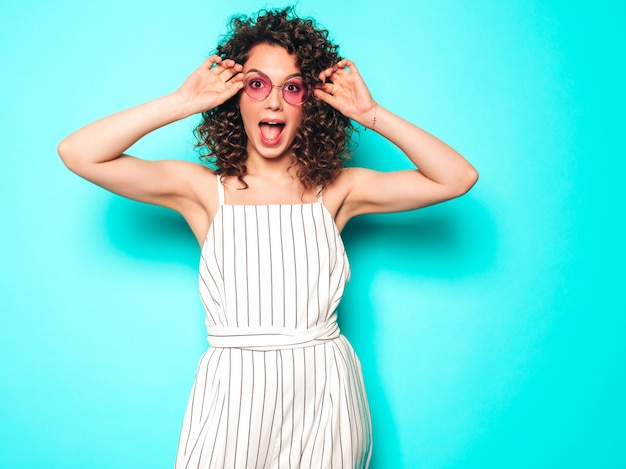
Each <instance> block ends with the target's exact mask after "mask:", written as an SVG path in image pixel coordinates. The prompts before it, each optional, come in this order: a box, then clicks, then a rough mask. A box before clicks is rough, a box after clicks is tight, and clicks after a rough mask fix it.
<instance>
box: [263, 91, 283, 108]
mask: <svg viewBox="0 0 626 469" xmlns="http://www.w3.org/2000/svg"><path fill="white" fill-rule="evenodd" d="M281 93H282V86H277V85H272V90H271V91H270V94H269V96H268V97H267V108H268V109H272V110H277V109H282V107H283V97H282V95H281Z"/></svg>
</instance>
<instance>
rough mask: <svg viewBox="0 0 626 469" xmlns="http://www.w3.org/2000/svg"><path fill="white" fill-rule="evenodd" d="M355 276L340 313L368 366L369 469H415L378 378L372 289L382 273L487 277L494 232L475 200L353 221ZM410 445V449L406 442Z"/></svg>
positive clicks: (347, 236)
mask: <svg viewBox="0 0 626 469" xmlns="http://www.w3.org/2000/svg"><path fill="white" fill-rule="evenodd" d="M342 236H343V239H344V243H345V245H346V249H347V251H348V255H349V258H350V262H351V269H352V277H351V279H350V282H349V284H348V287H347V290H346V295H345V297H344V299H343V301H342V303H341V306H340V309H341V312H340V314H339V317H340V321H339V322H340V327H341V330H342V332H343V333H344V334H345V335H346V336H347V337H348V338H349V339H350V341H351V342H352V343H353V345H354V347H355V349H356V350H357V353H358V355H359V357H360V359H361V363H362V365H363V374H364V377H365V382H366V387H367V392H368V396H369V399H370V406H371V411H372V420H373V432H374V452H373V457H372V465H371V468H372V469H383V468H387V467H413V466H412V465H411V464H413V463H415V461H405V460H404V458H403V454H402V444H401V439H400V437H399V435H398V430H397V424H396V423H395V422H394V416H393V415H392V410H391V408H390V406H389V405H388V402H389V401H388V398H387V395H386V394H387V393H386V391H385V383H384V382H383V381H382V379H381V373H380V370H379V361H380V360H378V359H377V356H376V355H377V351H378V350H379V349H378V345H377V342H376V337H377V330H376V325H377V324H380V322H381V321H384V318H381V317H379V315H378V313H377V312H376V311H375V310H374V307H373V304H372V303H373V302H372V285H373V284H374V281H375V278H376V276H377V275H378V273H379V272H380V271H381V270H386V271H394V272H399V273H402V274H406V275H407V276H412V277H416V279H417V280H416V281H417V282H419V278H420V277H421V278H430V279H445V280H446V281H447V280H452V281H455V280H457V281H462V280H463V279H465V278H469V277H471V276H472V275H475V274H480V273H481V272H485V271H487V270H488V269H489V268H490V266H491V265H492V264H493V262H494V260H495V257H496V254H497V252H496V251H497V243H496V227H495V224H494V222H493V220H492V217H491V215H490V214H489V212H488V210H487V209H486V208H485V207H483V206H482V205H481V204H480V203H479V202H478V201H477V200H474V199H473V198H472V197H471V196H469V195H468V196H466V197H464V198H461V199H458V200H454V201H450V202H447V203H445V204H442V205H437V206H433V207H429V208H425V209H422V210H418V211H415V212H410V213H401V214H386V215H368V216H362V217H359V218H356V219H354V220H352V221H350V223H349V224H348V225H347V226H346V229H345V230H344V232H343V233H342ZM405 443H406V442H405Z"/></svg>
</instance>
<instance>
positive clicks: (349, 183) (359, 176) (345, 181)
mask: <svg viewBox="0 0 626 469" xmlns="http://www.w3.org/2000/svg"><path fill="white" fill-rule="evenodd" d="M373 173H375V171H373V170H371V169H367V168H359V167H350V168H343V169H342V170H341V173H340V174H339V176H337V177H336V178H335V180H333V182H332V183H330V184H329V185H328V186H327V187H326V189H325V190H324V205H325V206H326V208H327V209H328V211H329V212H330V214H331V215H332V216H333V218H334V219H335V223H336V224H337V226H338V227H339V229H340V230H341V229H342V228H343V227H344V226H345V224H346V223H347V222H348V220H349V219H350V218H352V217H353V216H354V215H355V212H354V207H351V204H350V200H351V199H350V196H351V194H353V192H354V191H355V190H358V187H359V186H362V185H363V184H364V181H366V180H367V178H369V177H370V176H371V175H372V174H373Z"/></svg>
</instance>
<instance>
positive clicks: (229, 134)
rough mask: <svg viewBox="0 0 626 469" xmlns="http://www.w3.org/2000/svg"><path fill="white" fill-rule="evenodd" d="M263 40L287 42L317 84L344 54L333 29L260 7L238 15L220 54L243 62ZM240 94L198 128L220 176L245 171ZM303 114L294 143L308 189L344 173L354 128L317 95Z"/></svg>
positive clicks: (208, 113)
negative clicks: (332, 36)
mask: <svg viewBox="0 0 626 469" xmlns="http://www.w3.org/2000/svg"><path fill="white" fill-rule="evenodd" d="M258 44H271V45H277V46H280V47H284V48H285V49H286V50H287V51H288V52H289V53H290V54H293V55H295V57H296V64H297V66H298V68H299V69H300V71H301V73H302V77H303V79H304V81H305V83H306V84H307V85H308V86H309V87H310V89H313V88H314V87H315V85H316V84H318V83H319V79H318V75H319V74H320V72H321V71H322V70H325V69H326V68H328V67H331V66H333V65H334V64H336V63H337V62H338V61H339V60H340V59H341V57H340V56H339V54H338V46H336V45H335V44H333V43H332V42H331V41H330V40H329V33H328V31H327V30H325V29H321V28H318V27H317V26H316V25H315V23H314V21H313V20H311V19H301V18H298V17H297V16H296V15H295V13H294V11H293V9H292V8H286V9H282V10H261V11H260V12H259V13H258V14H257V16H256V18H255V17H246V16H235V17H233V18H232V19H231V20H230V31H229V33H228V34H227V35H226V36H225V37H224V38H223V39H222V41H221V42H220V44H219V45H218V47H217V50H216V53H217V54H218V55H220V56H221V57H222V58H230V59H233V60H235V62H237V63H240V64H243V63H245V62H246V61H247V59H248V54H249V53H250V50H251V49H252V48H253V47H254V46H256V45H258ZM238 101H239V96H234V97H233V98H231V99H229V100H228V101H226V102H225V103H223V104H222V105H220V106H218V107H216V108H214V109H211V110H209V111H206V112H204V113H202V122H201V123H200V125H198V126H197V127H196V130H195V134H196V137H197V139H198V143H197V146H198V147H199V148H200V149H201V151H202V155H201V159H202V160H203V161H204V162H205V163H207V164H208V165H209V166H211V167H212V169H213V171H214V172H215V173H216V174H218V175H220V176H237V177H238V179H239V180H240V181H241V182H242V183H243V184H244V186H245V187H247V184H246V183H245V181H244V179H243V178H244V176H245V175H246V171H247V168H246V158H247V151H246V147H247V141H248V139H247V136H246V133H245V131H244V127H243V121H242V118H241V113H240V111H239V104H238ZM302 106H303V119H302V123H301V125H300V128H299V130H298V132H297V134H296V137H295V139H294V142H293V144H292V151H293V154H294V156H295V159H296V161H295V164H294V165H295V167H296V171H297V176H298V178H299V179H300V181H301V183H302V184H303V185H304V186H305V187H306V188H313V187H319V188H322V189H323V188H324V187H325V186H326V185H327V184H329V183H330V182H332V181H333V180H334V179H335V178H336V177H337V175H338V174H339V173H340V172H341V169H342V168H343V166H344V162H345V160H346V159H347V158H348V157H349V154H350V152H351V150H352V149H351V137H352V133H353V132H354V130H355V128H354V127H353V125H352V123H351V121H350V119H348V118H347V117H345V116H344V115H343V114H341V113H340V112H338V111H337V110H335V109H334V108H333V107H332V106H330V105H328V104H326V103H324V102H323V101H321V100H319V99H317V98H315V97H314V96H313V95H312V94H311V95H310V96H309V98H308V99H307V101H305V102H304V103H303V105H302Z"/></svg>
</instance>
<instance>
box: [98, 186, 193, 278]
mask: <svg viewBox="0 0 626 469" xmlns="http://www.w3.org/2000/svg"><path fill="white" fill-rule="evenodd" d="M103 222H104V225H105V229H106V232H107V235H108V238H109V240H110V242H111V245H112V246H113V247H115V248H116V249H118V250H119V251H121V252H123V253H125V254H126V255H128V256H130V257H133V258H137V259H147V260H152V261H155V262H159V263H175V264H184V265H186V266H188V267H190V268H192V269H197V267H198V262H199V257H200V248H199V246H198V243H197V242H196V239H195V238H194V236H193V233H192V232H191V230H190V229H189V226H188V225H187V222H186V221H185V219H184V218H183V217H182V216H181V215H179V214H178V213H176V212H174V211H172V210H170V209H167V208H164V207H157V206H154V205H148V204H143V203H139V202H135V201H132V200H127V199H124V198H122V197H118V196H111V201H110V204H109V205H108V206H107V208H106V216H105V219H104V221H103Z"/></svg>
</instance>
